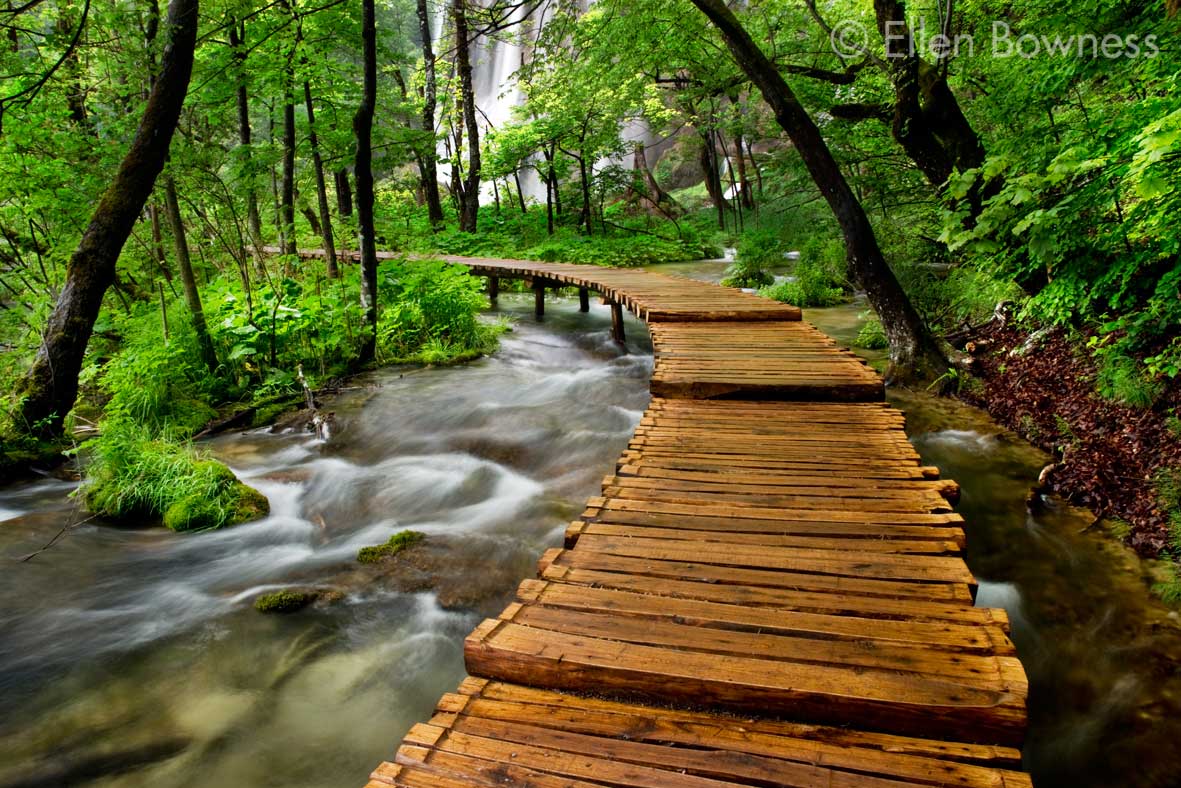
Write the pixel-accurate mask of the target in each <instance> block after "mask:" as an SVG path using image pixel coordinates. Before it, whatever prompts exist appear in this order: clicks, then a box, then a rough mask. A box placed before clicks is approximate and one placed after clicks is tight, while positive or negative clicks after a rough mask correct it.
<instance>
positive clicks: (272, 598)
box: [254, 589, 320, 613]
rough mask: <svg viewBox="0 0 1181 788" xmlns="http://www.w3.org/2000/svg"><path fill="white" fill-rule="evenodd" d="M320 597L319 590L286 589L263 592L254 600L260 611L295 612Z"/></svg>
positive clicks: (256, 608)
mask: <svg viewBox="0 0 1181 788" xmlns="http://www.w3.org/2000/svg"><path fill="white" fill-rule="evenodd" d="M319 598H320V593H319V592H318V591H304V590H292V589H284V590H282V591H272V592H271V593H269V594H263V595H262V596H260V597H258V598H257V599H255V600H254V609H255V610H257V611H258V612H260V613H295V612H297V611H299V610H303V609H304V608H305V607H307V606H308V605H310V604H312V603H313V602H315V601H316V600H317V599H319Z"/></svg>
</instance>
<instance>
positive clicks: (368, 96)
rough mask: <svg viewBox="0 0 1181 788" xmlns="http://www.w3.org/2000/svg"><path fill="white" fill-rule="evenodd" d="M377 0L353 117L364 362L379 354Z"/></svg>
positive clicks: (364, 3) (367, 27)
mask: <svg viewBox="0 0 1181 788" xmlns="http://www.w3.org/2000/svg"><path fill="white" fill-rule="evenodd" d="M373 2H374V0H361V43H362V47H361V48H362V53H361V70H362V73H363V78H362V87H361V104H360V106H358V107H357V114H356V115H355V116H353V134H354V135H355V136H356V139H357V149H356V155H355V164H354V177H355V178H356V182H357V226H358V239H357V242H358V245H359V246H360V254H361V309H362V310H363V311H364V313H365V316H364V317H365V323H366V325H367V327H368V331H367V332H366V335H365V339H364V340H363V342H362V344H361V360H362V361H363V362H364V361H369V360H371V359H372V358H373V357H374V356H375V355H376V353H377V240H376V233H375V231H374V227H373V112H374V107H375V106H376V104H377V22H376V19H375V13H374V8H373Z"/></svg>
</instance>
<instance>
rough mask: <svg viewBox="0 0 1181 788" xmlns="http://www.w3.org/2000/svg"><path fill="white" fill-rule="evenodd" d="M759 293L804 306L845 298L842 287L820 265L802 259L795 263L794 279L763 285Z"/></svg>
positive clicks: (832, 303) (840, 300) (836, 302)
mask: <svg viewBox="0 0 1181 788" xmlns="http://www.w3.org/2000/svg"><path fill="white" fill-rule="evenodd" d="M759 295H762V296H766V297H767V298H773V299H775V300H776V301H782V302H783V303H785V304H794V305H795V306H804V307H816V306H835V305H836V304H839V303H842V302H843V301H846V300H847V297H846V295H845V291H844V289H843V288H842V287H841V286H840V285H839V283H836V282H834V281H833V280H832V277H831V276H830V275H829V274H828V273H826V272H825V270H824V268H823V267H822V266H820V265H819V264H817V263H815V262H811V261H808V260H803V259H801V260H800V262H799V263H797V264H796V268H795V277H794V279H788V280H787V281H785V282H780V283H779V284H777V285H774V286H772V287H765V288H763V289H762V290H760V291H759Z"/></svg>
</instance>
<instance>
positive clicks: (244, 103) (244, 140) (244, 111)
mask: <svg viewBox="0 0 1181 788" xmlns="http://www.w3.org/2000/svg"><path fill="white" fill-rule="evenodd" d="M245 43H246V25H245V23H238V22H234V21H232V20H231V22H230V48H231V49H232V50H233V52H234V61H235V62H236V63H237V66H238V74H237V80H238V90H237V103H238V147H239V148H240V149H241V151H242V170H243V172H244V174H245V176H246V227H247V230H248V231H249V233H250V245H251V247H252V248H253V250H254V266H255V268H256V269H258V270H259V271H261V270H263V266H264V265H265V263H264V261H263V257H262V247H263V240H262V216H261V215H259V212H258V193H257V188H256V183H255V177H254V175H255V173H254V162H253V158H254V157H253V154H252V153H251V148H250V137H251V131H250V100H249V97H248V96H247V94H246V52H245V49H244V48H243V46H244V44H245Z"/></svg>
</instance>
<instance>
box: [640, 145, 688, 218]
mask: <svg viewBox="0 0 1181 788" xmlns="http://www.w3.org/2000/svg"><path fill="white" fill-rule="evenodd" d="M632 169H634V170H636V172H637V173H638V175H639V176H640V179H641V180H642V181H643V183H644V187H645V189H646V190H647V192H648V194H647V199H648V201H649V202H650V203H652V205H653V207H655V208H656V209H657V210H659V211H660V212H661V213H663V214H665V215H667V216H671V215H672V214H673V212H674V211H676V210H677V201H676V200H674V199H673V198H672V195H670V194H669V193H668V192H666V191H665V190H664V189H663V188H661V186H660V184H659V183H657V182H656V176H655V175H653V174H652V168H651V167H649V166H648V152H647V151H646V150H645V149H644V143H643V142H637V143H636V145H635V148H634V149H633V151H632Z"/></svg>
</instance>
